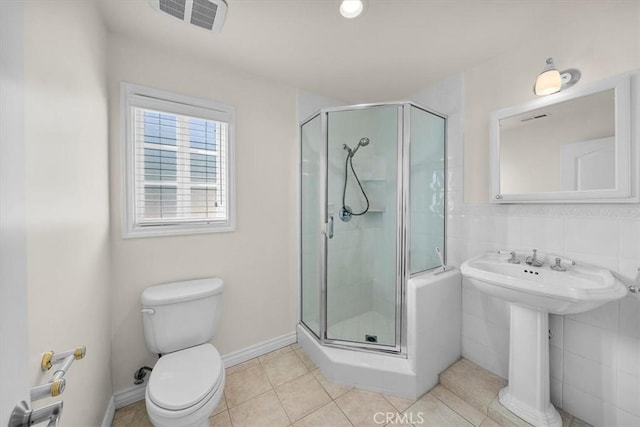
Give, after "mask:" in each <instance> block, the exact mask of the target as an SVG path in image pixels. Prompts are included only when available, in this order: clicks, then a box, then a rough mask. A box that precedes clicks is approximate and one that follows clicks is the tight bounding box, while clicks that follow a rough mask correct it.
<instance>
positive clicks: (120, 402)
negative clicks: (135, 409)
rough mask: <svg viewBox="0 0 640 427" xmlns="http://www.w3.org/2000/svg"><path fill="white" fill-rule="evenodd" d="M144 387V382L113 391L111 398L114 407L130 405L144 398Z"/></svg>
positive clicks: (145, 385)
mask: <svg viewBox="0 0 640 427" xmlns="http://www.w3.org/2000/svg"><path fill="white" fill-rule="evenodd" d="M146 387H147V384H146V383H144V384H140V385H134V386H131V387H127V388H125V389H124V390H119V391H116V392H114V393H113V399H114V402H115V405H116V409H120V408H122V407H123V406H127V405H131V404H132V403H136V402H139V401H140V400H144V392H145V389H146Z"/></svg>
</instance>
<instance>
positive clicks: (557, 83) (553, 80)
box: [533, 58, 562, 96]
mask: <svg viewBox="0 0 640 427" xmlns="http://www.w3.org/2000/svg"><path fill="white" fill-rule="evenodd" d="M561 88H562V78H561V77H560V71H558V70H557V69H556V66H555V65H554V63H553V59H552V58H547V65H546V67H544V70H542V72H541V73H540V75H539V76H538V78H537V79H536V84H535V86H534V88H533V92H534V93H535V94H536V95H538V96H544V95H551V94H552V93H556V92H559V91H560V89H561Z"/></svg>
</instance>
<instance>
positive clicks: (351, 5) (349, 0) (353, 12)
mask: <svg viewBox="0 0 640 427" xmlns="http://www.w3.org/2000/svg"><path fill="white" fill-rule="evenodd" d="M365 8H366V0H342V3H340V14H341V15H342V16H344V17H345V18H349V19H352V18H357V17H358V16H360V15H361V14H362V12H364V10H365Z"/></svg>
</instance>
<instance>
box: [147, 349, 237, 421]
mask: <svg viewBox="0 0 640 427" xmlns="http://www.w3.org/2000/svg"><path fill="white" fill-rule="evenodd" d="M224 384H225V371H224V365H223V363H222V359H220V355H219V354H218V352H217V350H216V349H215V347H213V346H212V345H211V344H202V345H199V346H196V347H191V348H188V349H186V350H180V351H176V352H175V353H171V354H168V355H166V356H164V357H162V358H160V360H159V361H158V363H156V366H155V367H154V368H153V371H152V372H151V377H150V378H149V385H148V386H147V390H146V393H145V401H146V402H145V403H146V406H147V413H148V414H149V419H150V420H151V422H152V423H153V425H154V426H156V427H200V426H208V425H209V420H208V419H209V417H210V416H211V413H212V412H213V411H214V409H215V408H216V407H217V406H218V404H219V403H220V399H221V398H222V393H223V391H224Z"/></svg>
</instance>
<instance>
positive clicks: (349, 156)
mask: <svg viewBox="0 0 640 427" xmlns="http://www.w3.org/2000/svg"><path fill="white" fill-rule="evenodd" d="M349 166H351V172H353V176H354V177H355V178H356V182H357V183H358V187H360V191H361V192H362V195H363V196H364V200H365V201H366V202H367V207H366V208H365V209H364V210H363V211H362V212H359V213H355V212H351V215H355V216H360V215H364V214H366V213H367V211H368V210H369V198H368V197H367V193H365V192H364V188H362V184H361V183H360V179H358V174H357V173H356V170H355V169H354V168H353V155H352V154H351V153H348V154H347V159H346V161H345V164H344V188H343V189H342V209H343V210H347V204H346V203H345V197H346V195H347V181H348V179H349ZM348 210H351V209H348Z"/></svg>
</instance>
